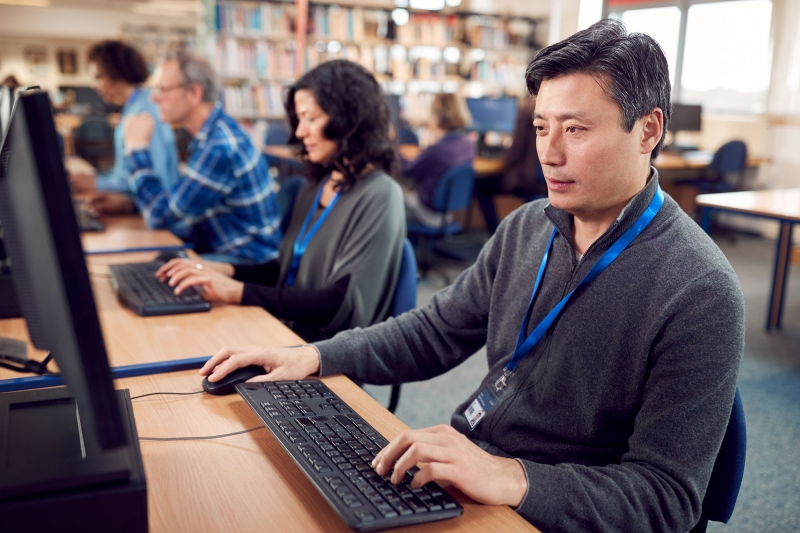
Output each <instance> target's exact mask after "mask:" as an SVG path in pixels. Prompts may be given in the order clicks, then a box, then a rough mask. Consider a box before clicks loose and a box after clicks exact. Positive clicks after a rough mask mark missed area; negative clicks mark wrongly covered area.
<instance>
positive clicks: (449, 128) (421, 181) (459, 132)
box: [401, 93, 476, 227]
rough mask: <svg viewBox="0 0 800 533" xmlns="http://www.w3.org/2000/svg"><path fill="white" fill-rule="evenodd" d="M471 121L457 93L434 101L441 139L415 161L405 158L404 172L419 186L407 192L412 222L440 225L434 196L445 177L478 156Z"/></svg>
mask: <svg viewBox="0 0 800 533" xmlns="http://www.w3.org/2000/svg"><path fill="white" fill-rule="evenodd" d="M466 126H467V120H466V118H464V114H463V113H462V112H461V107H460V106H459V104H458V99H457V98H456V96H455V95H454V94H449V93H440V94H437V95H436V97H435V98H434V99H433V103H432V104H431V124H430V126H429V127H430V129H431V131H432V133H433V136H434V138H436V137H440V138H439V140H438V141H437V142H436V143H434V144H432V145H430V146H428V147H427V148H426V149H425V150H423V151H422V153H421V154H419V155H418V156H417V157H415V158H414V159H413V160H410V161H409V160H406V159H401V163H402V168H401V175H402V176H403V177H404V178H409V179H411V180H413V181H414V185H415V189H414V190H413V191H409V190H406V191H404V192H403V196H404V200H405V206H406V217H407V218H408V220H409V221H414V222H420V223H422V224H425V225H426V226H431V227H438V226H439V225H440V224H441V222H442V215H441V213H438V212H436V211H434V209H433V196H434V192H435V191H436V186H437V185H438V184H439V180H440V179H441V178H442V176H443V175H444V174H445V172H447V171H448V170H450V169H451V168H453V167H457V166H458V165H461V164H463V163H466V162H467V161H472V159H474V158H475V154H476V146H475V140H474V139H473V138H471V137H470V136H468V135H467V133H466V130H465V128H466Z"/></svg>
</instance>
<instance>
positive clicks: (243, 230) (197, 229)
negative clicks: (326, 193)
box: [124, 50, 281, 264]
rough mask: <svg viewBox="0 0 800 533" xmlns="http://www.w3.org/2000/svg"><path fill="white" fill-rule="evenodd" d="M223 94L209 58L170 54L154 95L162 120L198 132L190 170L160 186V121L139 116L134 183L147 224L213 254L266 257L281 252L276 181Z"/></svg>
mask: <svg viewBox="0 0 800 533" xmlns="http://www.w3.org/2000/svg"><path fill="white" fill-rule="evenodd" d="M218 99H219V88H218V86H217V82H216V77H215V76H214V73H213V71H212V69H211V66H210V65H209V64H208V62H206V61H205V60H204V59H202V58H200V57H198V56H196V55H194V54H191V53H189V52H186V51H183V50H181V51H178V52H176V53H174V54H172V55H170V56H169V57H168V59H167V60H166V61H165V62H164V64H163V65H162V71H161V79H160V81H159V83H158V85H157V86H156V88H155V89H154V90H153V100H154V101H155V102H156V104H158V107H159V111H160V114H161V119H162V120H164V121H165V122H168V123H170V124H173V125H175V126H179V127H183V128H185V129H186V131H188V132H189V134H191V135H192V137H194V140H193V141H192V143H191V146H190V155H189V160H188V162H187V165H186V170H185V172H184V173H183V175H182V176H181V177H180V179H179V180H178V181H177V183H176V184H175V185H174V186H173V187H171V188H166V187H164V186H163V185H162V182H161V180H160V179H159V178H160V176H158V175H157V174H156V172H154V170H153V165H152V159H151V153H150V150H149V149H148V145H149V143H150V140H151V136H152V132H153V126H154V120H153V118H152V117H151V116H150V115H146V114H142V115H137V116H133V117H130V118H128V119H127V120H126V121H125V124H124V138H125V153H126V154H127V157H126V165H127V166H128V168H129V169H130V170H131V175H130V179H129V186H130V189H131V191H133V194H134V199H135V201H136V204H137V205H138V207H139V209H140V211H141V212H142V215H143V216H144V219H145V221H146V222H147V225H148V226H149V227H151V228H164V229H169V230H171V231H172V232H173V233H175V234H176V235H178V236H179V237H181V238H182V239H184V240H185V241H188V242H190V243H192V244H193V245H194V248H195V250H196V251H197V252H198V253H200V254H201V255H202V256H203V257H204V258H206V259H209V260H213V261H224V262H229V263H234V264H253V263H263V262H266V261H267V260H269V259H271V258H273V257H275V256H276V255H277V253H278V245H279V244H280V241H281V231H280V216H279V212H278V205H277V202H276V200H275V194H274V192H273V188H272V180H271V179H270V177H269V173H268V170H267V166H266V164H265V162H264V160H263V158H262V157H261V154H260V153H259V151H258V150H256V148H255V147H254V146H253V144H252V143H251V142H250V138H249V137H248V135H247V133H246V132H245V131H244V129H243V128H242V127H241V125H239V124H238V123H237V122H236V121H235V120H233V119H232V118H231V117H229V116H227V115H226V114H225V113H224V112H223V111H222V107H221V106H220V104H219V102H218Z"/></svg>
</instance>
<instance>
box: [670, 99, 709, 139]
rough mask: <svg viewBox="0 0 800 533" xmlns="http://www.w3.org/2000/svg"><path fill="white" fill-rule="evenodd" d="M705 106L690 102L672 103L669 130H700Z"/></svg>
mask: <svg viewBox="0 0 800 533" xmlns="http://www.w3.org/2000/svg"><path fill="white" fill-rule="evenodd" d="M702 114H703V106H700V105H689V104H672V117H670V119H669V130H670V131H672V132H676V131H700V129H701V127H702V122H701V120H700V119H701V116H702Z"/></svg>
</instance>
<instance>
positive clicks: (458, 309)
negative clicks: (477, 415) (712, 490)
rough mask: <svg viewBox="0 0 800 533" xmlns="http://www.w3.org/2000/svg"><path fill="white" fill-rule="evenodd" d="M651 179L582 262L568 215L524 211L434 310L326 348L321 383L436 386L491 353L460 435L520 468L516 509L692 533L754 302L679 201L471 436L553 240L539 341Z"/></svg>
mask: <svg viewBox="0 0 800 533" xmlns="http://www.w3.org/2000/svg"><path fill="white" fill-rule="evenodd" d="M657 186H658V175H657V173H656V172H655V170H653V175H652V177H651V179H650V181H649V182H648V184H647V185H646V186H645V188H644V189H643V190H642V191H641V192H640V193H639V194H638V195H637V196H636V197H634V198H633V200H631V202H630V203H629V204H628V206H627V207H626V208H625V210H624V211H623V213H622V215H621V216H620V217H619V218H618V219H617V221H615V222H614V223H613V224H612V225H611V227H610V228H609V229H608V230H607V231H606V233H605V234H604V235H603V236H601V237H600V238H599V239H598V240H597V241H596V242H595V243H594V244H592V246H591V247H590V248H589V249H588V250H587V251H586V253H585V254H584V257H583V259H582V260H581V261H580V262H578V261H577V260H576V256H575V249H574V248H573V245H572V238H571V234H572V216H571V215H569V214H568V213H566V212H564V211H561V210H559V209H556V208H554V207H553V206H551V205H549V204H547V202H546V201H538V202H533V203H530V204H528V205H526V206H523V207H522V208H520V209H518V210H517V211H516V212H514V213H513V214H512V215H511V216H509V217H508V218H507V219H506V220H504V221H503V223H502V224H501V225H500V227H499V229H498V231H497V233H496V234H495V236H494V237H493V238H492V239H491V240H490V241H489V242H488V243H487V244H486V246H485V247H484V249H483V250H482V251H481V254H480V256H479V257H478V260H477V261H476V263H475V264H474V265H473V266H472V267H470V268H469V269H467V270H466V271H465V272H464V273H463V274H462V275H461V276H459V278H458V279H457V280H456V282H455V283H454V284H453V285H452V286H450V287H448V288H446V289H443V290H442V291H440V292H439V293H437V294H436V295H435V296H434V298H433V300H432V301H431V303H430V304H429V305H427V306H425V307H423V308H421V309H417V310H414V311H412V312H411V313H407V314H405V315H402V316H401V317H399V318H398V319H389V320H388V321H386V322H384V323H382V324H379V325H377V326H373V327H371V328H369V329H356V330H352V331H348V332H344V333H340V334H339V335H337V336H336V337H334V338H333V339H332V340H329V341H325V342H322V343H319V344H317V347H318V348H319V350H320V353H321V373H322V374H333V373H345V374H347V375H349V376H351V377H353V378H355V379H359V380H362V381H364V382H368V383H377V384H388V383H399V382H405V381H416V380H423V379H428V378H431V377H434V376H436V375H439V374H442V373H444V372H446V371H447V370H450V369H451V368H453V367H455V366H457V365H458V364H460V363H461V362H463V361H464V360H465V359H466V358H468V357H469V356H470V355H472V354H473V353H474V352H475V351H477V350H478V349H479V348H480V347H481V346H482V345H483V344H486V348H487V356H488V362H489V371H488V374H487V376H486V378H485V379H484V381H483V383H482V384H481V386H480V387H479V388H478V389H477V390H476V391H474V392H473V393H472V394H471V395H470V396H469V397H468V398H466V401H465V402H464V403H462V404H461V405H460V406H458V407H457V408H456V410H455V413H454V414H453V418H452V421H451V423H452V425H453V427H455V428H456V429H457V430H458V431H460V432H462V433H464V434H465V435H467V436H469V437H470V439H472V440H473V441H474V442H476V443H477V444H478V445H480V446H481V447H482V448H484V449H485V450H487V451H489V452H490V453H493V454H496V455H501V456H507V457H514V458H517V459H518V460H520V462H521V463H522V465H523V466H524V468H525V471H526V475H527V477H528V486H529V488H528V493H527V495H526V496H525V498H524V500H523V502H522V503H521V505H520V506H519V507H518V508H517V512H519V513H520V514H521V515H522V516H523V517H525V518H526V519H527V520H529V521H530V522H531V523H532V524H533V525H535V526H537V527H538V528H541V529H542V530H543V531H548V532H550V531H637V532H645V531H659V532H660V531H675V532H684V533H685V532H686V531H688V530H689V529H691V528H692V527H693V526H694V525H695V523H696V522H697V521H698V520H699V518H700V511H701V503H702V500H703V496H704V494H705V490H706V487H707V485H708V479H709V477H710V475H711V469H712V467H713V464H714V460H715V458H716V454H717V451H718V450H719V446H720V444H721V442H722V437H723V435H724V433H725V428H726V426H727V422H728V418H729V416H730V412H731V406H732V404H733V395H734V390H735V387H736V378H737V374H738V370H739V364H740V360H741V357H742V353H743V349H744V300H743V296H742V293H741V288H740V286H739V282H738V280H737V278H736V275H735V273H734V272H733V269H732V268H731V266H730V264H729V263H728V261H727V260H726V259H725V257H724V256H723V254H722V252H721V251H720V250H719V248H717V246H716V245H715V244H714V243H713V242H712V241H711V239H709V238H708V236H706V235H705V234H704V233H703V232H702V230H701V229H700V228H699V227H698V226H697V224H695V223H694V222H693V221H692V220H691V219H690V218H689V217H687V216H686V215H685V214H684V213H683V212H682V211H681V210H680V208H679V207H678V206H677V204H676V203H675V202H674V201H673V200H672V199H671V198H669V197H666V199H665V201H664V205H663V206H662V208H661V210H660V211H659V213H658V214H657V215H656V217H655V218H654V219H653V220H652V222H651V223H650V224H649V225H648V226H647V227H646V228H645V230H644V231H643V232H642V233H641V234H640V235H639V236H638V237H637V238H636V239H635V240H634V241H633V242H632V243H631V244H630V245H629V246H628V248H627V249H625V251H624V252H622V254H620V256H619V257H618V258H617V259H616V261H614V262H613V263H612V264H611V265H610V266H609V267H608V268H607V269H606V270H605V271H603V272H602V273H601V274H600V275H599V276H598V277H597V278H595V279H594V280H593V281H591V282H590V283H588V284H586V285H584V286H582V287H580V288H579V289H578V290H577V291H576V292H575V294H574V295H573V296H572V299H571V300H570V301H569V302H568V303H567V305H566V306H565V308H564V310H563V312H562V313H561V314H560V315H559V317H558V318H557V319H556V321H555V323H554V324H553V326H551V327H550V329H549V330H548V332H547V333H546V334H545V336H544V337H543V338H542V340H541V341H540V342H539V344H538V345H537V346H536V347H535V348H534V349H533V350H532V351H531V353H530V354H529V355H528V356H527V357H525V358H524V359H523V360H522V362H521V363H520V366H519V368H518V369H517V372H516V374H515V375H514V376H512V378H511V379H510V381H509V386H508V389H507V391H508V392H507V393H506V395H505V397H504V398H503V400H502V401H501V402H500V403H499V404H498V405H497V406H496V407H495V408H494V409H493V410H492V411H490V412H489V413H488V414H487V415H486V416H485V417H484V418H483V420H482V421H481V422H480V423H479V424H478V425H477V426H476V427H475V429H474V430H472V431H470V429H469V425H468V424H467V421H466V419H465V417H464V411H465V410H466V408H467V407H468V406H469V405H470V403H471V402H472V401H473V400H474V399H475V397H476V396H477V394H478V393H479V392H480V390H482V388H483V387H484V386H486V385H487V384H489V383H493V382H494V381H495V380H496V379H497V378H498V376H499V375H500V374H501V373H502V369H503V366H504V365H505V363H506V362H508V360H509V358H510V357H511V354H512V353H513V351H514V347H515V344H516V340H517V336H518V333H519V327H520V324H521V322H522V319H523V317H524V315H525V311H526V309H527V306H528V302H529V300H530V294H531V290H532V289H533V284H534V281H535V279H536V274H537V271H538V268H539V265H540V263H541V260H542V256H543V254H544V251H545V248H546V246H547V242H548V240H549V237H550V234H551V233H552V231H553V227H554V226H555V227H556V228H557V230H558V234H557V235H556V237H555V241H554V242H553V249H552V251H551V257H550V260H549V263H548V266H547V270H546V271H545V274H544V278H543V280H542V286H541V287H540V290H539V294H538V296H537V298H536V301H535V303H534V308H533V312H532V316H531V320H530V322H529V324H528V328H527V333H528V334H530V332H531V331H532V330H533V328H534V327H535V326H536V325H537V324H538V323H539V322H540V321H541V320H542V318H543V317H544V316H545V315H546V314H547V313H548V312H549V311H550V310H551V309H552V308H553V307H554V306H555V305H556V303H557V302H558V301H559V300H560V299H561V298H562V297H563V296H564V295H566V294H567V293H568V292H569V291H570V290H572V289H574V288H575V287H576V286H577V285H578V284H579V283H580V281H581V280H582V279H583V277H584V276H585V275H586V273H587V272H588V271H589V270H590V269H591V267H592V266H593V265H594V264H595V263H596V262H597V260H598V259H599V258H600V256H601V255H602V254H603V253H604V252H605V251H606V250H607V249H608V247H609V246H611V244H612V243H613V242H614V241H615V240H616V239H617V238H618V237H619V236H620V235H621V234H622V233H623V232H624V231H625V230H626V229H627V228H628V227H630V225H631V224H633V222H634V221H635V220H636V219H637V218H638V217H639V216H640V215H641V213H642V212H643V211H644V210H645V209H646V208H647V206H648V204H649V203H650V200H651V199H652V197H653V195H654V194H655V192H656V188H657Z"/></svg>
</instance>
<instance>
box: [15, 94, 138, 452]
mask: <svg viewBox="0 0 800 533" xmlns="http://www.w3.org/2000/svg"><path fill="white" fill-rule="evenodd" d="M0 223H2V227H3V231H4V237H5V245H6V248H7V251H8V254H9V257H10V259H11V264H12V268H13V271H14V282H15V287H16V292H17V295H18V298H19V300H20V305H21V307H22V311H23V315H24V317H25V319H26V322H27V324H28V331H29V333H30V336H31V340H32V342H33V343H34V345H35V346H36V347H37V348H40V349H48V350H51V352H52V353H53V355H54V356H55V359H56V362H57V363H58V367H59V370H60V371H61V373H62V374H63V376H64V378H65V380H66V382H67V384H68V385H69V388H70V392H71V394H72V395H73V396H74V397H75V399H76V400H77V402H78V407H79V410H80V414H81V423H82V424H84V425H85V426H86V427H88V428H89V429H90V430H91V431H94V433H95V435H96V436H97V440H98V442H99V443H100V446H101V447H102V448H103V449H113V448H117V447H120V446H123V445H125V444H126V440H127V439H126V436H125V431H124V426H123V423H122V418H121V414H120V406H119V404H118V401H117V397H116V395H115V393H114V388H113V383H112V380H111V371H110V369H109V366H108V358H107V355H106V349H105V344H104V342H103V335H102V331H101V329H100V323H99V321H98V318H97V309H96V306H95V302H94V296H93V293H92V288H91V283H90V281H89V272H88V270H87V267H86V262H85V260H84V257H83V249H82V247H81V242H80V236H79V233H78V225H77V221H76V219H75V214H74V208H73V205H72V200H71V197H70V191H69V187H68V183H67V177H66V175H65V171H64V166H63V162H62V160H61V156H60V154H59V150H58V143H57V140H56V131H55V125H54V123H53V115H52V109H51V105H50V99H49V98H48V96H47V94H46V93H44V92H41V91H35V92H28V93H21V94H20V95H19V97H18V99H17V103H16V106H15V109H14V114H13V115H12V119H11V123H10V127H9V129H8V135H7V138H6V142H5V143H4V144H3V148H2V153H0Z"/></svg>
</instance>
